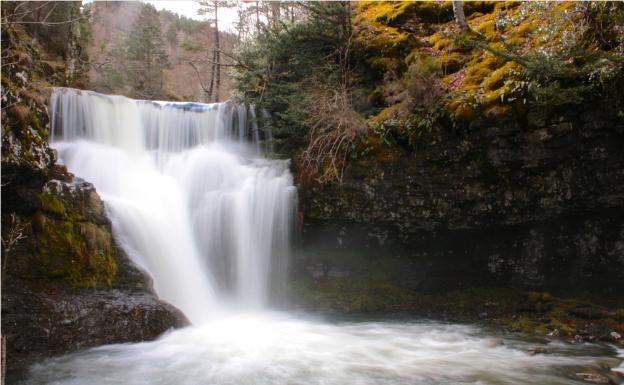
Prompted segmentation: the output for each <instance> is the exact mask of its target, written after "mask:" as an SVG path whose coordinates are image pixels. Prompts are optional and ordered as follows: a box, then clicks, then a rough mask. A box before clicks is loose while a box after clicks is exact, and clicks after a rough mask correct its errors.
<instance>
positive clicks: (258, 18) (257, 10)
mask: <svg viewBox="0 0 624 385" xmlns="http://www.w3.org/2000/svg"><path fill="white" fill-rule="evenodd" d="M259 31H260V2H259V1H256V33H258V32H259Z"/></svg>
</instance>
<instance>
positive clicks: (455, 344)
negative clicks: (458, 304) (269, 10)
mask: <svg viewBox="0 0 624 385" xmlns="http://www.w3.org/2000/svg"><path fill="white" fill-rule="evenodd" d="M51 110H52V112H53V122H54V128H53V138H54V143H53V146H54V147H55V148H57V149H58V150H59V153H60V157H61V159H62V162H63V163H65V164H66V165H67V166H68V168H69V169H70V170H71V171H72V172H74V173H75V174H76V175H77V176H79V177H82V178H84V179H86V180H89V181H91V182H93V183H94V184H95V186H96V188H97V190H98V192H99V193H100V195H101V196H102V197H103V199H104V201H105V202H106V205H107V209H108V210H109V214H110V216H111V219H112V222H113V228H114V231H115V233H116V235H117V238H118V239H120V240H121V245H122V247H123V248H124V249H125V250H126V251H127V252H128V254H129V255H130V256H131V258H132V259H133V260H134V261H135V262H136V263H138V264H139V265H141V266H142V267H144V268H145V269H146V270H147V271H148V272H149V273H150V274H151V275H152V276H153V277H154V282H155V289H156V292H157V293H158V295H159V296H160V297H162V298H164V299H166V300H168V301H169V302H171V303H173V304H174V305H176V306H177V307H178V308H180V309H182V310H183V311H184V313H185V314H186V315H187V316H188V317H189V318H190V319H191V320H192V321H193V324H194V325H193V326H190V327H187V328H184V329H181V330H176V331H171V332H169V333H167V334H166V335H164V336H162V337H161V338H160V339H158V340H156V341H152V342H145V343H135V344H119V345H108V346H102V347H99V348H95V349H90V350H86V351H83V352H79V353H75V354H70V355H66V356H62V357H57V358H53V359H49V360H46V361H44V362H42V363H39V364H36V365H34V366H32V367H31V368H30V370H29V372H28V374H27V377H26V379H25V380H23V381H22V382H20V384H21V383H23V384H76V385H77V384H85V385H91V384H102V385H106V384H124V385H135V384H137V385H138V384H146V385H147V384H149V385H159V384H162V385H165V384H180V385H185V384H188V385H191V384H193V385H194V384H215V385H225V384H232V385H244V384H258V385H260V384H262V385H264V384H318V385H321V384H322V385H333V384H336V385H346V384H362V385H368V384H406V385H407V384H425V385H426V384H536V385H538V384H539V385H546V384H553V385H556V384H582V383H583V382H582V381H581V380H580V379H579V378H578V377H576V376H575V374H574V373H575V372H576V371H582V370H584V369H583V368H585V367H587V366H597V365H598V364H599V363H601V362H603V361H605V360H606V361H608V364H609V365H612V366H613V365H620V363H621V360H619V359H617V358H615V356H616V354H617V352H616V351H615V349H614V348H611V347H608V346H604V345H594V344H568V343H563V342H557V341H550V342H546V341H540V342H529V341H527V340H523V339H518V338H514V337H511V336H504V339H502V340H501V339H499V338H498V337H495V336H494V335H493V332H488V331H486V330H484V329H481V328H478V327H475V326H466V325H457V324H441V323H435V322H425V321H413V322H399V321H366V320H359V321H357V320H356V321H354V320H349V321H345V320H342V321H340V320H326V319H320V318H314V317H311V316H309V315H307V316H306V315H301V314H294V313H284V312H274V311H270V310H267V305H268V304H270V303H271V302H272V300H273V299H275V298H279V296H280V293H283V290H284V285H285V282H286V281H285V279H286V272H287V262H288V258H287V256H288V247H289V238H290V229H291V228H292V227H293V226H292V219H293V216H294V209H295V205H296V202H295V196H296V191H295V188H294V187H293V182H292V176H291V174H290V172H289V169H288V164H287V163H286V162H284V161H277V160H269V159H266V158H264V157H263V156H262V154H263V147H264V145H263V140H264V139H270V138H271V136H270V135H271V134H270V130H269V128H268V127H267V126H266V125H264V124H258V122H256V119H255V117H256V114H255V111H254V110H253V108H245V107H243V106H236V105H233V104H230V103H222V104H213V105H203V104H182V103H155V102H145V101H134V100H130V99H127V98H123V97H118V96H104V95H100V94H96V93H93V92H84V91H83V92H79V91H75V90H69V89H59V90H57V91H56V92H55V93H54V95H53V102H52V105H51ZM261 116H263V117H265V118H266V114H264V113H262V114H261ZM263 121H266V119H263ZM545 343H547V344H548V346H547V349H548V352H549V354H540V355H535V356H532V355H530V354H529V352H528V351H529V349H530V348H534V347H536V346H542V345H540V344H545ZM622 370H623V371H624V369H622Z"/></svg>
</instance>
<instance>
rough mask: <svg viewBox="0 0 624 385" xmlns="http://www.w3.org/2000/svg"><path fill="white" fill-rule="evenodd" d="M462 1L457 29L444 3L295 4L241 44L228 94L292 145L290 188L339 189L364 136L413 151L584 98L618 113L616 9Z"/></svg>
mask: <svg viewBox="0 0 624 385" xmlns="http://www.w3.org/2000/svg"><path fill="white" fill-rule="evenodd" d="M463 7H464V12H465V15H466V20H467V23H468V25H469V28H468V30H467V31H465V32H463V31H461V30H460V28H459V26H458V24H457V23H456V22H455V21H454V19H453V10H452V6H451V2H359V3H357V5H354V4H351V3H323V4H313V5H305V6H303V7H302V10H301V11H302V13H303V14H304V15H305V16H304V17H302V18H301V19H300V20H299V21H298V22H295V23H284V24H281V25H278V27H277V28H265V29H263V30H261V31H259V33H257V34H256V36H255V37H254V38H253V39H252V40H250V41H246V42H244V43H243V44H241V46H240V48H239V51H238V52H237V55H236V59H237V66H236V73H235V75H234V76H235V86H236V89H237V91H238V96H239V98H240V99H242V100H244V101H247V102H254V103H256V104H259V105H261V106H263V107H265V108H268V109H270V110H271V112H272V113H273V116H274V118H275V119H274V125H275V129H276V131H277V138H278V140H279V141H280V143H282V144H288V146H282V148H285V147H287V148H290V149H292V148H293V146H298V148H299V150H295V151H294V152H295V153H294V154H293V153H290V154H288V155H291V156H294V157H295V159H296V161H297V162H296V166H297V167H298V168H299V170H300V173H299V174H300V175H302V182H305V181H306V180H314V181H316V182H319V183H328V182H334V181H339V180H340V179H341V175H342V174H341V169H342V168H343V167H344V166H345V162H346V160H347V159H349V158H351V157H355V156H359V155H358V154H360V153H361V151H359V150H358V148H359V147H361V143H363V142H367V143H371V142H373V141H371V140H369V139H368V137H371V136H373V137H378V139H379V140H377V141H376V142H377V143H379V144H383V145H390V146H397V145H398V146H403V147H405V148H407V149H414V148H416V147H418V146H419V145H421V144H425V143H427V141H428V140H434V138H436V137H437V133H438V132H441V131H449V130H453V129H466V128H467V127H468V126H469V123H470V122H472V121H474V120H475V119H478V118H479V119H501V118H503V119H518V120H523V119H525V118H526V116H527V114H528V113H529V112H531V113H533V114H542V115H545V114H549V113H552V112H555V111H558V110H560V109H561V108H569V107H570V106H574V105H579V104H584V103H592V102H594V101H596V100H600V101H601V102H602V103H609V104H610V105H612V106H613V113H614V116H618V114H619V116H622V115H624V111H621V109H622V107H621V106H622V105H623V103H622V101H623V99H624V98H623V95H622V90H623V89H624V87H623V85H624V80H623V79H624V37H623V36H624V34H623V33H622V30H621V25H622V24H624V4H622V3H619V2H587V3H577V2H565V3H560V2H526V3H521V2H500V3H494V2H467V3H464V4H463ZM328 95H329V97H328ZM328 101H329V102H328ZM341 117H347V118H346V119H341ZM318 142H320V143H321V144H320V148H317V147H319V145H318ZM337 143H340V145H337ZM336 147H340V150H339V151H334V152H332V149H333V150H335V148H336ZM278 148H279V146H278ZM376 151H382V150H381V149H374V151H373V152H376ZM319 152H323V154H322V155H318V153H319Z"/></svg>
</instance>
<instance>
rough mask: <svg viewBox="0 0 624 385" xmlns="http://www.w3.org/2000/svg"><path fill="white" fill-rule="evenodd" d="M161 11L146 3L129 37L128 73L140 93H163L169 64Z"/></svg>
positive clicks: (148, 94) (127, 47)
mask: <svg viewBox="0 0 624 385" xmlns="http://www.w3.org/2000/svg"><path fill="white" fill-rule="evenodd" d="M161 28H162V27H161V24H160V19H159V15H158V11H157V10H156V8H154V7H153V6H152V5H149V4H146V5H144V6H143V8H142V9H141V13H140V14H139V16H138V17H137V19H136V21H135V22H134V26H133V28H132V32H131V33H130V35H129V36H128V39H127V40H126V50H127V51H126V54H127V65H128V75H129V80H130V82H131V84H132V85H133V87H134V89H135V91H136V93H137V96H140V97H144V98H157V97H159V96H162V95H163V93H164V92H163V82H164V70H165V68H166V67H167V66H168V57H167V53H166V52H165V42H164V39H163V35H162V32H161Z"/></svg>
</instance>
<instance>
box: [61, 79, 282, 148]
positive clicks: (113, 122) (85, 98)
mask: <svg viewBox="0 0 624 385" xmlns="http://www.w3.org/2000/svg"><path fill="white" fill-rule="evenodd" d="M50 113H51V120H52V140H54V141H57V140H60V141H71V140H76V139H79V138H83V139H87V140H91V141H95V142H99V143H102V144H108V145H113V146H122V147H127V148H145V149H147V150H158V151H167V152H179V151H181V150H184V149H187V148H191V147H194V146H197V145H201V144H207V143H210V142H215V141H228V140H229V141H237V142H251V143H254V144H256V145H257V144H259V142H260V141H262V140H265V139H271V130H270V126H269V125H268V124H266V123H267V122H268V116H267V114H265V113H264V114H260V115H261V118H258V117H257V116H256V111H255V107H254V106H246V105H243V104H235V103H232V102H224V103H214V104H203V103H187V102H158V101H148V100H134V99H130V98H126V97H124V96H118V95H104V94H100V93H97V92H93V91H83V90H77V89H73V88H56V89H55V91H54V93H53V94H52V99H51V103H50ZM259 121H262V122H263V123H264V124H258V122H259ZM127 127H141V130H140V131H136V130H128V129H127Z"/></svg>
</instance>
